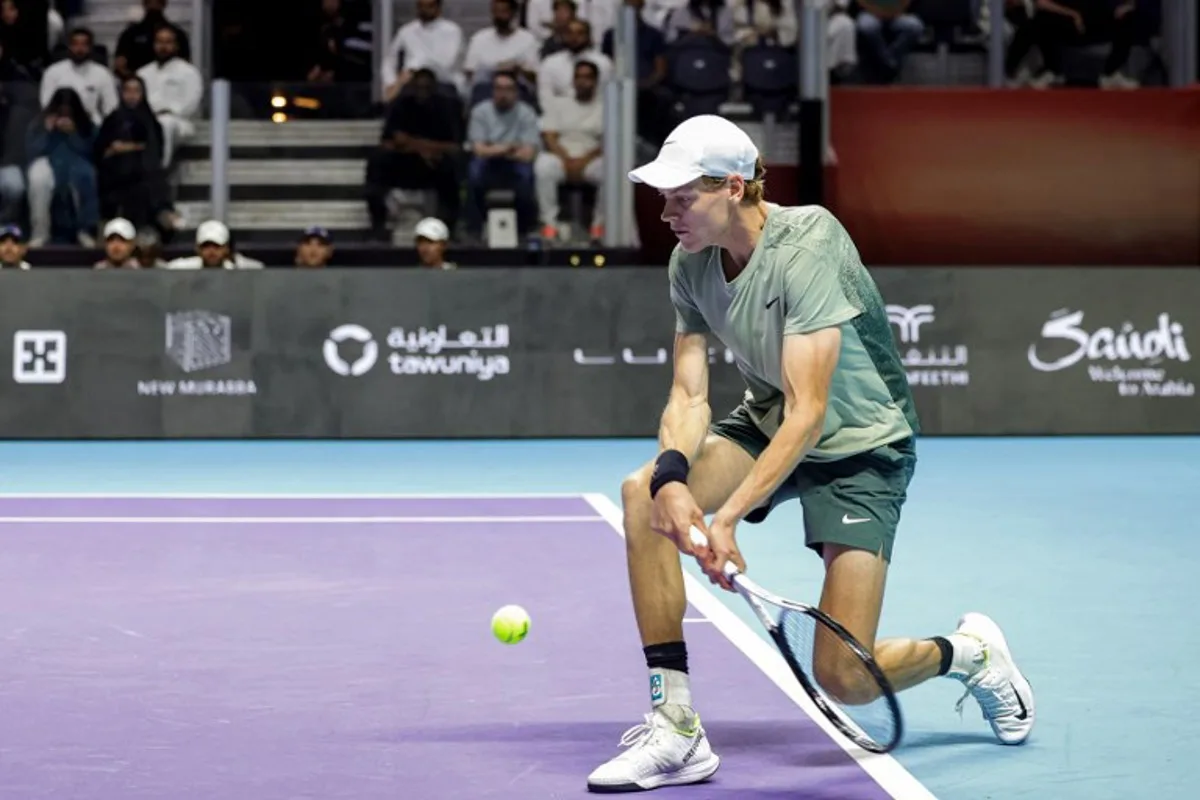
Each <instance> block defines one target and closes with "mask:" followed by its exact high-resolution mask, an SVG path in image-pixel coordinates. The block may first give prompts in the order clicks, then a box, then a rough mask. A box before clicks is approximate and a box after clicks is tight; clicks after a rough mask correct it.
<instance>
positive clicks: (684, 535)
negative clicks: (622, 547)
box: [650, 333, 712, 552]
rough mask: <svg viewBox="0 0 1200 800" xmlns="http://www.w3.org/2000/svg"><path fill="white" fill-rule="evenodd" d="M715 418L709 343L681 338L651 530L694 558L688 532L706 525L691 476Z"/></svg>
mask: <svg viewBox="0 0 1200 800" xmlns="http://www.w3.org/2000/svg"><path fill="white" fill-rule="evenodd" d="M711 418H712V410H711V408H710V407H709V404H708V340H707V339H706V338H705V336H704V334H702V333H677V334H675V374H674V378H673V379H672V381H671V390H670V394H669V396H668V398H667V407H666V409H665V410H664V411H663V416H662V422H661V424H660V425H659V434H658V442H659V461H658V463H657V464H656V465H655V474H654V476H653V477H652V478H651V487H652V491H653V493H654V506H653V509H652V511H651V514H650V528H651V530H653V531H654V532H655V533H658V534H661V535H662V536H665V537H667V538H668V539H670V540H671V541H673V542H675V545H676V547H679V548H680V549H681V550H683V552H690V549H689V548H690V545H689V543H688V529H689V528H690V527H691V526H692V525H695V524H700V525H703V524H704V512H703V510H702V509H701V508H700V506H699V505H698V504H697V503H696V500H695V498H693V497H692V493H691V491H690V490H689V489H688V485H687V483H686V474H687V470H688V468H689V466H690V465H691V464H694V463H695V461H696V457H697V456H698V455H699V454H700V448H701V446H702V445H703V444H704V439H705V436H706V435H707V433H708V425H709V422H710V421H711ZM680 477H683V478H684V480H678V478H680ZM667 481H670V482H667Z"/></svg>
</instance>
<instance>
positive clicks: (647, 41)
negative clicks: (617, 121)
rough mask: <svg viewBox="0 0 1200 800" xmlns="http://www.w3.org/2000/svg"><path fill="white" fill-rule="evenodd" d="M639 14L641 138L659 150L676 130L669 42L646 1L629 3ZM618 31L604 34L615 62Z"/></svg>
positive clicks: (606, 49) (607, 51)
mask: <svg viewBox="0 0 1200 800" xmlns="http://www.w3.org/2000/svg"><path fill="white" fill-rule="evenodd" d="M625 5H627V6H633V8H634V9H635V10H636V12H637V87H638V95H637V98H638V99H637V126H638V135H639V136H641V137H642V138H644V139H647V140H648V141H649V142H650V143H651V144H652V145H654V146H655V147H658V146H661V145H662V143H663V140H665V139H666V138H667V134H668V133H670V132H671V129H672V128H674V127H675V121H674V119H673V118H672V116H671V114H670V113H669V112H670V108H671V105H672V102H671V91H670V89H669V88H668V87H667V40H666V37H665V36H664V35H663V32H662V31H661V30H659V29H658V28H657V27H655V26H654V25H653V24H651V23H650V22H649V21H648V19H647V15H646V0H625ZM615 42H616V31H613V30H609V31H608V32H607V33H605V34H604V42H603V45H602V46H601V48H600V49H601V50H602V51H603V53H604V55H606V56H608V58H609V59H610V60H611V59H612V58H613V51H614V49H615V47H616V44H615Z"/></svg>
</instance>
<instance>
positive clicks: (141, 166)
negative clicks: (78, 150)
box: [95, 75, 180, 231]
mask: <svg viewBox="0 0 1200 800" xmlns="http://www.w3.org/2000/svg"><path fill="white" fill-rule="evenodd" d="M162 147H163V131H162V125H160V124H159V122H158V118H157V117H155V116H154V112H153V111H151V110H150V106H149V104H148V103H147V102H146V87H145V84H144V83H143V82H142V79H141V78H139V77H137V76H136V75H135V76H133V77H132V78H125V79H124V80H123V81H121V104H120V106H119V107H118V108H117V110H116V111H114V112H113V113H111V114H109V115H108V117H106V118H105V120H104V122H103V124H101V126H100V133H99V134H98V135H97V136H96V150H95V161H96V165H97V173H98V178H99V189H100V214H101V216H102V217H104V218H105V219H111V218H113V217H120V216H123V217H126V218H128V219H130V220H131V221H132V223H133V225H134V226H135V227H138V228H140V227H143V226H145V225H148V224H151V223H154V224H157V225H159V226H161V227H162V229H163V230H164V231H173V230H175V229H176V228H178V227H179V225H180V220H179V217H178V215H177V214H176V213H175V209H174V207H173V206H172V203H171V195H170V187H169V186H168V184H167V175H166V170H164V169H163V166H162V162H163V156H162Z"/></svg>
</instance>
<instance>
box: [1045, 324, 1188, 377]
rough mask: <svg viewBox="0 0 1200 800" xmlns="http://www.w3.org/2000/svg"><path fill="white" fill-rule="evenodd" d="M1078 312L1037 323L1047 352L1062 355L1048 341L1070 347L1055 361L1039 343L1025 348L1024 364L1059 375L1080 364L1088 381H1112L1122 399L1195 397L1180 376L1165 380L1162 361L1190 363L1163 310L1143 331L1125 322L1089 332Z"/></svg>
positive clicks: (1180, 330)
mask: <svg viewBox="0 0 1200 800" xmlns="http://www.w3.org/2000/svg"><path fill="white" fill-rule="evenodd" d="M1083 316H1084V314H1083V312H1082V311H1068V310H1066V309H1059V310H1058V311H1055V312H1053V313H1052V314H1051V315H1050V319H1049V320H1047V321H1046V323H1045V324H1043V325H1042V342H1041V344H1043V345H1044V346H1045V347H1046V348H1047V349H1053V350H1056V351H1058V352H1061V351H1062V348H1061V345H1060V346H1058V347H1055V346H1054V345H1053V344H1048V343H1047V340H1055V341H1057V342H1060V343H1061V342H1071V343H1073V344H1074V347H1073V348H1072V349H1071V350H1070V351H1068V352H1066V353H1065V354H1064V355H1061V356H1059V357H1058V358H1054V359H1049V360H1047V359H1046V358H1044V357H1043V356H1042V355H1041V354H1040V353H1039V349H1038V345H1039V343H1038V342H1034V343H1033V344H1031V345H1029V350H1028V352H1027V355H1028V358H1029V364H1030V366H1032V367H1033V368H1034V369H1036V370H1038V371H1039V372H1058V371H1060V370H1064V369H1069V368H1070V367H1073V366H1075V365H1076V364H1078V363H1080V362H1081V361H1083V360H1085V359H1086V360H1087V361H1091V362H1109V363H1108V364H1107V365H1106V364H1102V363H1092V364H1089V365H1088V369H1087V373H1088V378H1089V379H1090V380H1091V381H1092V383H1115V384H1117V392H1118V394H1120V395H1121V396H1122V397H1138V396H1141V395H1146V396H1151V397H1191V396H1193V395H1194V394H1195V393H1196V386H1195V384H1193V383H1191V382H1189V381H1187V380H1184V379H1180V378H1170V377H1169V376H1168V375H1167V370H1166V368H1165V367H1163V366H1161V365H1162V364H1163V362H1164V361H1177V362H1180V363H1186V362H1188V361H1191V360H1192V356H1191V353H1190V352H1188V346H1187V340H1186V339H1185V338H1184V335H1183V334H1184V331H1183V325H1182V324H1180V323H1179V322H1175V321H1173V320H1172V319H1171V315H1170V314H1168V313H1167V312H1163V313H1161V314H1159V315H1158V325H1157V326H1156V327H1154V328H1152V329H1150V330H1147V331H1138V330H1137V329H1136V328H1135V327H1134V325H1133V323H1132V322H1128V321H1126V322H1124V323H1122V324H1121V326H1120V327H1119V328H1109V327H1101V328H1097V329H1096V330H1095V331H1092V332H1090V333H1089V332H1088V331H1087V329H1085V328H1084V327H1083ZM1123 361H1124V362H1129V361H1136V362H1141V366H1139V367H1123V366H1120V363H1119V362H1123Z"/></svg>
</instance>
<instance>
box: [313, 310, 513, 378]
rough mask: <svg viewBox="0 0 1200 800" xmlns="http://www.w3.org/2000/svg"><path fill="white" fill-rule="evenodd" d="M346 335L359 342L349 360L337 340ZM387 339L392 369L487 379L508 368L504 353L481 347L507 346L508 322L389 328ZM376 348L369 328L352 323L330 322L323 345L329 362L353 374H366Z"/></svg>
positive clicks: (376, 355) (341, 372)
mask: <svg viewBox="0 0 1200 800" xmlns="http://www.w3.org/2000/svg"><path fill="white" fill-rule="evenodd" d="M350 341H353V342H356V343H358V344H360V345H361V346H362V354H361V355H360V356H359V357H358V358H356V359H355V360H354V361H352V362H351V361H347V360H346V359H345V358H344V357H343V355H342V353H341V345H342V344H344V343H347V342H350ZM386 343H387V346H388V347H389V348H391V349H392V350H393V351H394V352H392V353H389V354H388V355H387V357H386V359H385V360H386V363H387V366H388V369H389V371H390V372H391V373H392V374H393V375H429V374H434V375H474V376H475V377H476V378H477V379H479V380H481V381H489V380H491V379H492V378H493V377H495V376H497V375H507V374H509V372H510V370H511V365H510V363H509V359H508V356H507V355H506V354H505V353H503V352H500V353H497V354H495V355H490V354H488V353H487V352H486V351H489V350H491V351H504V350H507V349H508V347H509V344H510V342H509V328H508V325H503V324H502V325H495V326H484V327H482V328H480V329H478V330H477V331H474V330H464V331H462V332H460V333H459V334H458V335H456V336H450V334H449V332H448V329H447V327H446V326H445V325H439V326H437V327H434V328H425V327H421V328H416V329H405V328H391V329H390V330H389V331H388V335H387V338H386ZM379 350H380V348H379V343H378V342H376V341H375V338H374V336H373V335H372V334H371V332H370V331H369V330H367V329H366V328H364V327H363V326H361V325H356V324H346V325H340V326H338V327H337V328H335V329H334V330H333V331H331V332H330V334H329V338H328V339H326V341H325V344H324V347H323V353H324V357H325V363H326V364H327V365H328V366H329V368H330V369H331V370H333V371H334V372H335V373H337V374H339V375H347V376H353V377H358V376H361V375H365V374H366V373H367V372H369V371H370V370H371V368H372V367H374V366H375V362H376V361H377V360H378V358H379V355H380V352H379ZM480 351H485V352H480Z"/></svg>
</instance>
